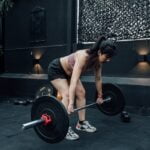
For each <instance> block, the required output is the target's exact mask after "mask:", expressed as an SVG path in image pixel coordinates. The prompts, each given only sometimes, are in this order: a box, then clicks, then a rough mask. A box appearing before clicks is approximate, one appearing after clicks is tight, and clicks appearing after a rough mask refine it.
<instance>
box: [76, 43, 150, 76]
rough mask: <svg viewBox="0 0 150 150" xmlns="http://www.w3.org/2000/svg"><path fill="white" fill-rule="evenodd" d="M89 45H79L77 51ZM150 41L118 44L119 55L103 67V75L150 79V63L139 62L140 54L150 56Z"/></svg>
mask: <svg viewBox="0 0 150 150" xmlns="http://www.w3.org/2000/svg"><path fill="white" fill-rule="evenodd" d="M90 47H91V45H89V44H78V47H77V49H83V48H90ZM149 47H150V41H148V40H137V41H136V40H135V41H120V42H117V50H118V54H117V55H116V56H115V57H114V58H113V59H112V60H111V61H110V62H109V63H106V64H104V65H103V75H105V76H122V77H150V63H149V62H139V61H138V56H139V55H140V54H149V53H150V50H149Z"/></svg>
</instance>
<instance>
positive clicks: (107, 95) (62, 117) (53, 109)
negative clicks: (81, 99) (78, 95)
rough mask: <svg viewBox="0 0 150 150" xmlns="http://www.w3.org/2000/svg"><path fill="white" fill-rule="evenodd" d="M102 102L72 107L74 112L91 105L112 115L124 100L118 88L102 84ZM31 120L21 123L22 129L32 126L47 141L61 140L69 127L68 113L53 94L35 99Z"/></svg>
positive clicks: (121, 108)
mask: <svg viewBox="0 0 150 150" xmlns="http://www.w3.org/2000/svg"><path fill="white" fill-rule="evenodd" d="M103 97H104V103H103V104H97V103H96V102H94V103H91V104H88V105H86V106H83V107H81V108H76V109H74V112H77V111H80V110H82V109H86V108H89V107H92V106H97V108H98V109H99V110H100V111H101V112H103V113H104V114H106V115H110V116H114V115H117V114H118V113H120V112H122V111H123V109H124V106H125V100H124V96H123V94H122V92H121V91H120V89H119V88H118V87H117V86H115V85H112V84H104V85H103ZM31 120H32V121H31V122H28V123H25V124H23V125H22V129H23V130H25V129H29V128H32V127H33V128H34V130H35V132H36V133H37V135H38V136H39V137H40V138H41V139H42V140H44V141H45V142H48V143H57V142H60V141H62V140H63V139H64V138H65V136H66V134H67V132H68V128H69V115H68V113H67V111H66V109H65V107H64V105H63V104H62V103H61V102H60V101H59V100H57V99H56V97H54V96H41V97H39V98H37V99H36V100H35V102H34V103H33V105H32V108H31Z"/></svg>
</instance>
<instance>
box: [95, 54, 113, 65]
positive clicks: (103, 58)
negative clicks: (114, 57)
mask: <svg viewBox="0 0 150 150" xmlns="http://www.w3.org/2000/svg"><path fill="white" fill-rule="evenodd" d="M110 59H111V58H110V57H108V55H107V54H101V53H99V55H98V60H99V62H100V63H106V62H109V61H110Z"/></svg>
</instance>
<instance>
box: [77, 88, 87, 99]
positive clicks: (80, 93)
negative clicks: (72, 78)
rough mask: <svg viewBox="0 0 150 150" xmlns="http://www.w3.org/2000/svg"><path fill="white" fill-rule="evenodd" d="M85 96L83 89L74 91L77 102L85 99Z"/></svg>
mask: <svg viewBox="0 0 150 150" xmlns="http://www.w3.org/2000/svg"><path fill="white" fill-rule="evenodd" d="M85 94H86V92H85V89H83V88H81V89H78V90H77V91H76V96H77V98H78V99H79V100H83V99H85Z"/></svg>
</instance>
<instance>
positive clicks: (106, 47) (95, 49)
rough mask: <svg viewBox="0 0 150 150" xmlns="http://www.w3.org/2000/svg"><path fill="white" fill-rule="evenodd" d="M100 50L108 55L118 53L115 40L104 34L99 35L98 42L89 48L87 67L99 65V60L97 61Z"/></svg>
mask: <svg viewBox="0 0 150 150" xmlns="http://www.w3.org/2000/svg"><path fill="white" fill-rule="evenodd" d="M99 52H100V53H101V54H107V55H108V57H112V56H114V55H115V54H116V46H115V43H114V41H112V40H109V39H106V38H105V37H104V36H101V37H99V38H98V40H97V41H96V43H95V44H94V45H93V46H92V47H91V48H90V49H88V50H87V53H88V54H89V59H88V63H87V65H86V69H89V68H95V67H97V66H98V65H99V62H98V61H97V59H98V55H99Z"/></svg>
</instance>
